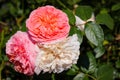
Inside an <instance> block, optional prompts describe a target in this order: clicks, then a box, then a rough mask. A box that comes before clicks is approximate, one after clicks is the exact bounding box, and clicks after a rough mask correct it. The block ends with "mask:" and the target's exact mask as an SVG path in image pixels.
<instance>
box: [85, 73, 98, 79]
mask: <svg viewBox="0 0 120 80" xmlns="http://www.w3.org/2000/svg"><path fill="white" fill-rule="evenodd" d="M86 75H87V76H88V77H90V78H92V79H93V80H97V79H96V78H95V77H93V76H91V75H89V74H86Z"/></svg>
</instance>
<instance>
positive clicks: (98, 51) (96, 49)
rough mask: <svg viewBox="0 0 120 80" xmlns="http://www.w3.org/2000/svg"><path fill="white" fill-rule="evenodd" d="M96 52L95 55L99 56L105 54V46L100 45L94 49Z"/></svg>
mask: <svg viewBox="0 0 120 80" xmlns="http://www.w3.org/2000/svg"><path fill="white" fill-rule="evenodd" d="M94 52H95V53H96V55H95V57H96V58H99V57H101V56H102V55H103V54H104V52H105V48H104V47H103V46H98V47H97V48H95V49H94Z"/></svg>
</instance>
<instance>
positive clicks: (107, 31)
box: [0, 0, 120, 80]
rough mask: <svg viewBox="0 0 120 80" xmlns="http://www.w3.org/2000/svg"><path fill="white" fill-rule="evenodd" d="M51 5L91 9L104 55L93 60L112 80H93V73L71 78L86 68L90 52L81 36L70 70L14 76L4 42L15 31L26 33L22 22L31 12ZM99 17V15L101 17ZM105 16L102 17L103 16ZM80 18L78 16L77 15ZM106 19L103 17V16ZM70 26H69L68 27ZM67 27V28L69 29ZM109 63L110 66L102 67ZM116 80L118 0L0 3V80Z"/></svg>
mask: <svg viewBox="0 0 120 80" xmlns="http://www.w3.org/2000/svg"><path fill="white" fill-rule="evenodd" d="M44 5H52V6H55V7H56V8H58V9H61V10H64V9H69V10H71V12H73V13H74V12H75V9H76V7H77V6H89V7H91V8H92V9H93V12H94V14H95V17H96V22H98V23H99V24H100V25H101V27H102V29H103V32H104V38H105V40H104V42H103V46H104V49H105V50H104V54H102V55H101V56H100V57H99V58H96V59H95V61H96V63H97V67H98V69H99V68H100V67H103V69H101V71H100V73H101V74H102V73H104V72H102V70H106V72H107V71H108V72H109V70H112V71H111V72H112V74H111V75H109V73H108V75H107V73H106V75H107V77H109V76H112V79H107V77H105V78H104V79H95V78H92V76H93V74H89V75H88V76H87V78H84V79H80V78H79V79H75V78H74V77H75V76H76V75H77V74H78V73H79V72H77V71H78V70H79V71H81V72H83V73H86V72H84V71H85V70H83V69H81V68H80V67H81V66H82V67H84V69H85V68H88V66H89V64H90V62H89V58H88V57H87V52H92V53H93V54H94V52H93V47H92V46H91V44H90V43H89V42H88V40H87V39H86V37H85V36H84V39H83V42H82V44H81V48H80V52H81V55H80V58H79V60H78V64H77V65H75V66H73V68H72V69H75V70H73V71H72V69H70V70H71V71H70V70H67V71H64V72H62V73H60V74H52V73H51V74H50V73H45V74H42V73H41V74H40V75H36V74H35V75H33V76H26V75H24V74H21V73H17V72H16V71H15V70H14V68H13V65H12V64H11V63H10V62H9V60H8V58H7V56H6V52H5V45H6V42H7V40H8V39H9V38H10V37H11V36H12V35H13V34H14V33H15V32H16V31H18V30H21V31H26V30H27V29H26V25H25V21H26V19H27V18H28V17H29V14H30V12H31V11H32V10H34V9H36V8H38V7H40V6H44ZM101 14H103V15H101ZM104 14H105V15H104ZM81 16H82V15H81ZM106 16H107V17H106ZM72 25H73V24H72ZM72 25H71V26H72ZM103 64H109V65H110V67H106V66H103ZM73 78H74V80H120V0H0V80H73Z"/></svg>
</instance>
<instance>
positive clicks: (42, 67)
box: [35, 34, 80, 74]
mask: <svg viewBox="0 0 120 80" xmlns="http://www.w3.org/2000/svg"><path fill="white" fill-rule="evenodd" d="M79 48H80V43H79V41H78V37H77V35H76V34H75V35H73V36H70V37H68V38H66V39H64V40H63V41H61V42H57V43H53V44H44V45H42V46H40V53H39V54H38V56H37V59H36V62H35V66H36V67H35V73H36V74H39V73H40V72H41V71H43V72H49V73H51V72H53V73H60V72H62V71H63V70H66V69H69V68H70V67H71V66H72V64H76V63H77V60H78V58H79V55H80V51H79Z"/></svg>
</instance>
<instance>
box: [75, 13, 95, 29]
mask: <svg viewBox="0 0 120 80" xmlns="http://www.w3.org/2000/svg"><path fill="white" fill-rule="evenodd" d="M75 19H76V23H75V24H76V26H77V27H78V28H79V29H80V30H81V31H83V30H84V28H85V24H86V23H87V22H89V21H92V22H95V16H94V13H92V15H91V17H90V18H89V19H88V20H86V21H84V20H82V19H81V18H80V17H78V16H76V15H75Z"/></svg>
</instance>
